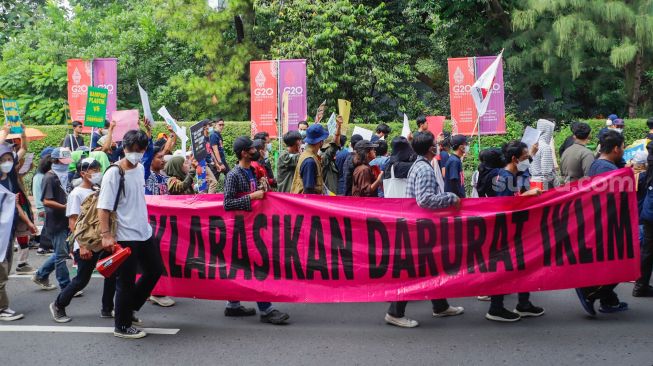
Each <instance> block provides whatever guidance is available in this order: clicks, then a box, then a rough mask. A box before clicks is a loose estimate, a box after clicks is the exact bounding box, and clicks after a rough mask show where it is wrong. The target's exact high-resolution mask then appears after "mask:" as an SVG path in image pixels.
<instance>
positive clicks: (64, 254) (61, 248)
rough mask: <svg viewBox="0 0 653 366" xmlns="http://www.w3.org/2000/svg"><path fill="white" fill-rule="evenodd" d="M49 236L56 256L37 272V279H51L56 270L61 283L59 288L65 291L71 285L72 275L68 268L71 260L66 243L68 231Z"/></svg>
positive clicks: (49, 259) (58, 280)
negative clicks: (68, 261)
mask: <svg viewBox="0 0 653 366" xmlns="http://www.w3.org/2000/svg"><path fill="white" fill-rule="evenodd" d="M49 236H50V239H51V240H52V245H53V246H54V254H53V255H51V256H50V257H49V258H48V259H47V260H46V261H45V263H43V265H42V266H41V268H39V270H38V271H37V272H36V277H37V278H40V279H42V280H44V279H47V278H48V277H50V273H52V271H55V270H56V272H55V275H56V277H57V282H59V287H60V288H61V289H62V290H63V289H64V288H66V286H68V284H69V283H70V274H69V273H68V267H67V266H66V260H67V259H68V258H70V255H69V254H68V253H69V252H68V243H67V242H66V238H67V237H68V230H64V231H60V232H55V233H52V232H51V233H49Z"/></svg>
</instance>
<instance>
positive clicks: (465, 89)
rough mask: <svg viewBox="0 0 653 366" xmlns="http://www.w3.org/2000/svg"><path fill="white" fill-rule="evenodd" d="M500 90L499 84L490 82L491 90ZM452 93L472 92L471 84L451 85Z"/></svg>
mask: <svg viewBox="0 0 653 366" xmlns="http://www.w3.org/2000/svg"><path fill="white" fill-rule="evenodd" d="M499 90H501V85H499V84H497V83H494V84H492V91H499ZM453 91H454V93H471V92H472V86H471V85H455V86H454V87H453Z"/></svg>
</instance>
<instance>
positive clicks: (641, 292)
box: [16, 270, 653, 297]
mask: <svg viewBox="0 0 653 366" xmlns="http://www.w3.org/2000/svg"><path fill="white" fill-rule="evenodd" d="M16 271H18V270H16ZM633 297H653V287H652V286H650V285H646V286H644V285H640V284H637V283H636V284H635V287H633Z"/></svg>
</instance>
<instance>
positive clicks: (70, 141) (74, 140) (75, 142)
mask: <svg viewBox="0 0 653 366" xmlns="http://www.w3.org/2000/svg"><path fill="white" fill-rule="evenodd" d="M80 146H84V137H83V136H82V135H79V136H77V137H75V135H73V134H70V135H68V136H66V139H64V140H63V147H67V148H69V149H70V151H75V150H77V148H78V147H80Z"/></svg>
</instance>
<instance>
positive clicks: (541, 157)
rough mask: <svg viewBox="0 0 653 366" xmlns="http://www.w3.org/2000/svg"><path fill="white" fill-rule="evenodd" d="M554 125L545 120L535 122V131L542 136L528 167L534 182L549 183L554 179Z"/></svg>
mask: <svg viewBox="0 0 653 366" xmlns="http://www.w3.org/2000/svg"><path fill="white" fill-rule="evenodd" d="M554 128H555V124H554V123H553V122H551V121H548V120H546V119H540V120H538V121H537V130H538V131H540V132H541V133H542V134H541V135H540V139H539V140H538V145H539V146H538V149H537V153H536V154H535V156H534V157H533V163H532V164H531V167H530V173H531V176H532V178H531V180H533V181H535V182H549V181H551V180H553V179H555V165H554V162H553V149H552V148H551V143H552V141H553V129H554Z"/></svg>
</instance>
